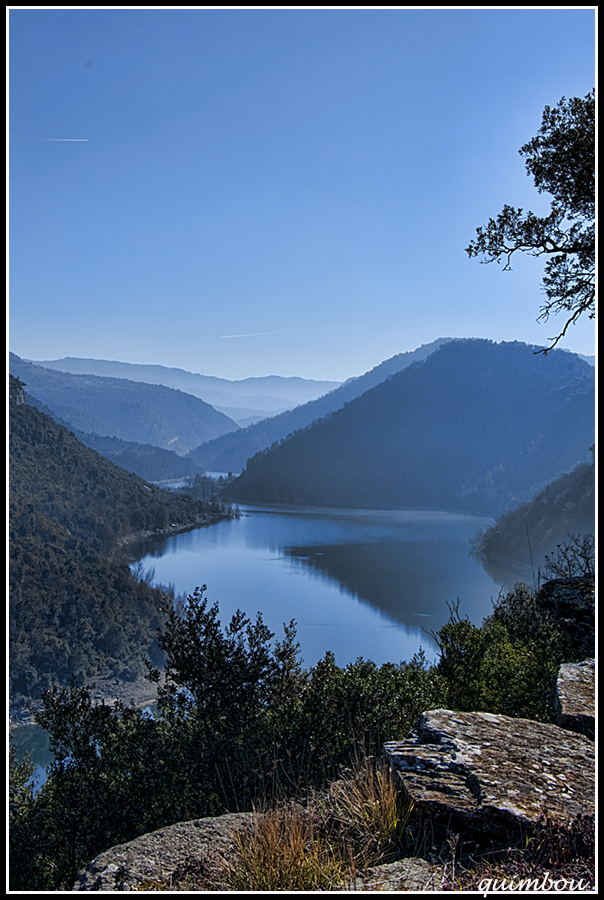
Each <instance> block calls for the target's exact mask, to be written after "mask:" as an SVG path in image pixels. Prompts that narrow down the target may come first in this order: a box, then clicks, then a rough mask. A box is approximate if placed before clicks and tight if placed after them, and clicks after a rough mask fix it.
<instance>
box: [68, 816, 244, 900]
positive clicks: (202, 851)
mask: <svg viewBox="0 0 604 900" xmlns="http://www.w3.org/2000/svg"><path fill="white" fill-rule="evenodd" d="M252 818H253V813H230V814H228V815H225V816H216V817H213V818H207V819H194V820H193V821H191V822H179V823H178V824H177V825H170V826H169V827H167V828H160V829H159V830H158V831H152V832H150V833H149V834H144V835H142V836H141V837H138V838H135V840H133V841H130V842H129V843H127V844H119V845H118V846H116V847H112V848H111V849H110V850H106V851H105V852H104V853H101V854H100V855H99V856H97V857H96V859H95V860H93V862H92V863H90V865H89V866H87V868H86V869H84V870H83V871H81V872H80V873H79V874H78V877H77V879H76V881H75V883H74V885H73V888H72V890H74V891H129V890H131V889H132V888H139V889H140V886H141V885H145V884H150V883H151V884H153V883H158V882H160V883H165V882H167V885H168V887H167V889H169V885H170V877H171V876H174V875H175V873H176V875H177V877H178V878H179V879H185V878H186V873H187V870H188V868H191V871H193V870H194V876H195V881H196V883H197V884H199V883H200V881H202V882H203V881H205V882H207V885H208V887H209V889H211V890H220V889H221V887H225V885H224V884H222V881H223V879H224V865H223V863H224V860H226V859H228V858H229V857H230V856H232V855H233V852H234V850H235V845H234V843H233V833H234V831H235V830H236V829H239V828H242V827H243V826H245V825H246V824H248V823H249V822H250V821H251V820H252ZM210 886H211V887H210Z"/></svg>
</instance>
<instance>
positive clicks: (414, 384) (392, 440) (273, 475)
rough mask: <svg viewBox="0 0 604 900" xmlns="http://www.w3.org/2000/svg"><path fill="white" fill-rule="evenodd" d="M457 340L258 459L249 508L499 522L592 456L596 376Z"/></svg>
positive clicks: (564, 361) (509, 348)
mask: <svg viewBox="0 0 604 900" xmlns="http://www.w3.org/2000/svg"><path fill="white" fill-rule="evenodd" d="M534 349H535V348H533V347H529V346H527V345H526V344H522V343H517V342H514V343H500V344H495V343H493V342H491V341H486V340H478V339H473V340H456V341H451V342H449V343H447V344H445V345H443V346H442V347H441V348H440V349H439V350H437V351H436V352H435V353H433V354H431V355H430V356H429V357H428V358H427V359H426V360H425V361H423V362H417V363H414V364H413V365H411V366H409V367H408V368H406V369H404V370H403V371H401V372H399V373H397V374H395V375H393V376H392V377H391V378H390V379H388V381H386V382H384V383H383V384H380V385H378V386H377V387H375V388H373V389H372V390H370V391H367V392H366V393H365V394H363V395H362V396H361V397H358V398H357V399H356V400H353V401H352V402H351V403H349V404H348V405H347V406H345V407H344V408H343V409H341V410H339V411H337V412H335V413H332V414H331V415H330V416H329V417H327V418H326V419H325V420H323V421H320V422H318V423H316V424H314V425H312V426H310V427H309V428H306V429H305V430H303V431H301V432H299V433H297V434H295V435H293V436H292V437H290V438H289V439H288V440H286V441H284V442H282V443H281V445H278V446H273V447H272V448H271V449H270V450H265V451H264V452H262V453H259V454H257V455H256V456H255V457H254V458H253V459H251V460H250V461H249V463H248V466H247V469H246V470H245V471H244V472H243V474H242V475H241V476H240V477H239V478H238V479H237V480H236V481H235V482H234V483H233V484H232V485H231V486H230V487H229V488H228V489H227V491H226V495H227V496H229V497H233V498H237V499H238V500H241V501H244V502H245V501H254V502H269V503H274V502H279V503H302V504H315V505H322V506H344V507H365V508H371V507H374V508H383V509H393V508H408V509H443V510H452V511H459V512H473V513H479V514H486V515H497V514H500V513H502V512H505V511H506V510H508V509H510V508H511V507H513V506H515V505H518V504H519V503H522V502H525V501H527V500H528V499H530V498H531V497H532V496H533V495H534V494H535V493H536V492H537V491H538V490H540V489H541V488H542V487H544V486H545V485H546V484H547V483H548V482H549V481H551V480H552V479H554V478H556V477H557V476H558V475H560V474H561V473H563V472H565V471H569V470H571V469H572V468H573V467H574V466H576V465H577V464H578V463H579V462H582V461H584V460H585V459H586V457H587V455H588V451H587V448H588V447H589V446H590V445H591V444H592V442H593V435H594V416H595V393H594V391H595V387H594V370H593V368H592V367H591V366H589V365H588V364H587V363H585V362H583V361H582V360H580V359H579V358H578V357H576V356H573V355H571V354H569V353H566V352H563V351H554V352H550V353H548V355H547V357H543V355H541V354H535V352H534Z"/></svg>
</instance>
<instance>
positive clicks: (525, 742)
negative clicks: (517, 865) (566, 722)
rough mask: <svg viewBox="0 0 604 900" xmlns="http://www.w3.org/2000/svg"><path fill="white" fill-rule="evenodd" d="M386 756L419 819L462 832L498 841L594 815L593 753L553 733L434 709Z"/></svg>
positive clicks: (529, 724)
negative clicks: (515, 829)
mask: <svg viewBox="0 0 604 900" xmlns="http://www.w3.org/2000/svg"><path fill="white" fill-rule="evenodd" d="M384 749H385V752H386V756H387V757H388V759H389V760H390V763H391V765H392V766H393V767H394V768H395V770H396V771H397V772H398V773H399V774H400V777H401V779H402V782H403V785H404V788H405V790H406V792H407V794H408V795H409V797H410V798H411V799H412V800H413V801H414V803H415V811H416V813H418V814H419V815H420V816H430V817H433V819H434V821H436V822H438V821H440V822H442V823H443V824H445V825H449V824H450V825H451V827H455V828H458V829H460V830H462V829H463V830H469V831H470V832H474V833H476V832H480V833H482V834H491V835H493V836H494V837H496V836H497V835H498V834H500V833H504V832H505V831H508V830H509V828H510V826H514V825H517V826H524V827H526V826H530V825H533V824H535V823H536V822H537V821H538V820H539V818H540V817H541V816H542V815H544V814H547V816H548V817H549V818H550V819H551V820H552V821H553V822H567V820H568V819H573V818H575V816H577V815H579V814H589V815H591V814H593V812H594V745H593V743H592V742H591V741H590V740H588V739H587V738H586V737H583V736H582V735H578V734H574V733H573V732H570V731H566V730H564V729H562V728H560V727H558V726H557V725H544V724H542V723H541V722H534V721H532V720H529V719H511V718H508V717H507V716H498V715H493V714H491V713H476V712H451V711H450V710H445V709H435V710H430V711H429V712H426V713H424V714H423V715H422V716H421V717H420V719H419V721H418V723H417V724H416V726H415V728H414V729H413V730H412V732H411V734H410V735H409V737H408V738H407V739H406V740H404V741H400V742H392V743H388V744H386V745H385V747H384Z"/></svg>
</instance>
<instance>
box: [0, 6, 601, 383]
mask: <svg viewBox="0 0 604 900" xmlns="http://www.w3.org/2000/svg"><path fill="white" fill-rule="evenodd" d="M8 22H9V52H10V57H9V89H10V93H9V100H10V108H9V113H10V123H9V124H10V132H9V138H10V144H9V151H10V157H9V161H10V169H9V190H10V195H9V196H10V219H9V227H10V231H9V235H10V248H9V249H10V295H9V297H10V301H9V302H10V306H9V327H10V338H9V340H10V347H11V349H12V350H14V352H15V353H17V354H18V355H19V356H21V357H22V358H25V359H29V360H34V361H35V360H51V359H60V358H63V357H66V356H73V357H81V358H94V359H106V360H115V361H118V362H131V363H144V364H158V365H164V366H169V367H176V368H182V369H185V370H186V371H189V372H198V373H203V374H206V375H213V376H216V377H219V378H228V379H231V380H239V379H243V378H248V377H260V376H266V375H273V374H274V375H281V376H284V377H293V376H298V377H302V378H312V379H318V380H332V381H340V382H341V381H345V380H346V379H347V378H350V377H353V376H355V375H359V374H362V373H363V372H366V371H368V370H369V369H371V368H373V367H374V366H375V365H377V364H379V363H380V362H381V361H383V360H385V359H388V358H390V357H392V356H393V355H396V354H397V353H401V352H405V351H409V350H413V349H415V348H417V347H419V346H420V345H422V344H426V343H430V342H432V341H433V340H435V339H437V338H439V337H442V336H450V337H482V338H488V339H491V340H493V341H496V342H499V341H513V340H518V341H524V342H526V343H529V344H536V345H539V346H544V345H547V342H548V339H549V338H551V337H552V336H553V335H555V334H557V333H558V331H559V330H560V328H561V327H562V324H563V321H562V320H561V319H560V317H553V318H552V319H550V321H549V322H545V323H538V322H536V318H537V316H538V314H539V307H540V305H541V303H542V298H543V295H542V290H541V286H540V285H541V276H542V266H543V264H542V261H541V260H538V259H533V258H531V257H526V258H519V259H518V260H517V261H515V262H514V265H513V271H512V272H507V273H503V272H502V271H501V269H502V267H501V266H497V265H494V266H493V265H491V266H481V265H480V263H479V262H478V260H476V259H469V258H468V256H467V254H466V253H465V251H464V248H465V247H467V246H468V244H469V243H470V241H471V240H472V239H473V238H474V236H475V231H476V228H477V227H478V226H481V225H484V224H485V223H486V222H487V221H488V219H489V218H490V217H493V216H495V215H496V214H497V213H498V212H499V211H500V209H501V208H502V206H503V205H504V204H506V203H509V204H511V205H513V206H519V207H522V208H524V209H527V210H528V209H532V210H533V211H534V212H536V213H537V214H542V213H544V212H545V211H546V210H548V209H549V203H548V200H547V195H545V194H544V195H539V194H538V193H537V191H536V189H535V187H534V184H533V181H532V179H531V178H530V177H528V176H527V174H526V170H525V165H524V160H523V159H522V157H521V156H520V155H519V153H518V150H519V148H520V147H521V146H522V145H523V144H524V143H526V142H527V141H528V140H530V139H531V138H532V137H533V136H534V135H535V134H536V133H537V131H538V129H539V127H540V124H541V117H542V113H543V109H544V107H545V106H546V105H549V106H554V105H555V104H557V103H558V102H559V100H560V99H561V97H562V96H565V97H573V96H580V97H584V96H585V95H586V94H587V93H588V91H590V90H591V88H592V87H593V85H594V83H595V9H594V8H579V9H571V8H565V9H564V8H562V9H561V8H546V9H528V8H527V9H524V8H484V9H480V8H463V9H454V8H451V9H436V8H424V9H414V8H400V9H397V8H387V9H377V10H369V9H358V8H351V9H339V10H338V9H333V10H332V9H227V8H225V9H189V8H187V9H176V10H170V9H158V8H153V9H119V8H118V9H110V8H107V9H102V8H98V9H94V8H82V9H58V8H57V9H52V8H47V9H45V8H38V9H35V8H30V9H28V8H12V9H9V15H8ZM563 343H564V347H565V348H567V349H569V350H571V351H573V352H577V353H582V354H586V355H593V354H594V352H595V329H594V324H593V322H591V321H589V320H587V319H583V320H581V321H579V323H578V324H577V325H575V326H573V327H572V328H570V329H569V332H568V334H567V336H566V338H565V339H564V341H563Z"/></svg>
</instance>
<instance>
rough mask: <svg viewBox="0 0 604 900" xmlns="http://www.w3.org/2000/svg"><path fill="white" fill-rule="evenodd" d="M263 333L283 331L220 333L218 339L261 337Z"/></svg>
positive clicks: (281, 332)
mask: <svg viewBox="0 0 604 900" xmlns="http://www.w3.org/2000/svg"><path fill="white" fill-rule="evenodd" d="M263 334H285V332H283V331H254V332H252V334H220V335H218V337H219V339H222V338H235V337H261V336H262V335H263Z"/></svg>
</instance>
